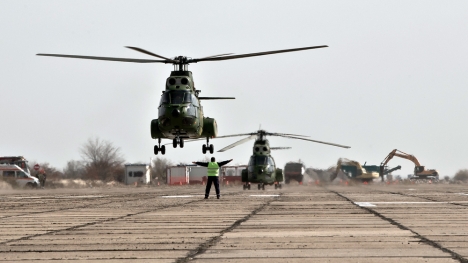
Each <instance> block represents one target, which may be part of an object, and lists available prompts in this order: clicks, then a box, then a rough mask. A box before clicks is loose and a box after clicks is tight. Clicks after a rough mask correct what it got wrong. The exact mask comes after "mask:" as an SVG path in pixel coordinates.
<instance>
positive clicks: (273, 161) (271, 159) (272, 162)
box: [268, 157, 275, 166]
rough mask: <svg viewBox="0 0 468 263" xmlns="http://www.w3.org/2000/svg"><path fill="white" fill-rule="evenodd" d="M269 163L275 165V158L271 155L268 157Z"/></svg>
mask: <svg viewBox="0 0 468 263" xmlns="http://www.w3.org/2000/svg"><path fill="white" fill-rule="evenodd" d="M268 164H269V165H273V166H274V165H275V160H273V158H271V157H269V158H268Z"/></svg>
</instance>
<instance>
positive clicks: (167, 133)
mask: <svg viewBox="0 0 468 263" xmlns="http://www.w3.org/2000/svg"><path fill="white" fill-rule="evenodd" d="M198 92H199V91H198V90H196V89H195V85H194V82H193V77H192V72H190V71H172V72H171V75H170V77H169V78H167V81H166V89H165V90H164V91H163V93H162V95H161V99H160V103H159V108H158V119H154V120H152V121H151V137H152V138H153V139H159V138H167V139H174V138H187V139H197V138H201V137H209V138H213V137H216V136H217V134H218V129H217V125H216V120H215V119H213V118H207V117H204V115H203V107H202V106H201V104H200V100H199V98H198Z"/></svg>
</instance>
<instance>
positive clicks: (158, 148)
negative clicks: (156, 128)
mask: <svg viewBox="0 0 468 263" xmlns="http://www.w3.org/2000/svg"><path fill="white" fill-rule="evenodd" d="M159 152H161V154H162V155H164V154H166V146H165V145H163V146H161V138H158V145H155V146H154V154H155V155H158V153H159Z"/></svg>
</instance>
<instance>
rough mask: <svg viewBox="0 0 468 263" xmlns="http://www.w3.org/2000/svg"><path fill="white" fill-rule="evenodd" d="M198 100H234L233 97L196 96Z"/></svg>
mask: <svg viewBox="0 0 468 263" xmlns="http://www.w3.org/2000/svg"><path fill="white" fill-rule="evenodd" d="M198 99H199V100H235V99H236V98H234V97H198Z"/></svg>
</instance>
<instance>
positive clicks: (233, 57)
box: [189, 45, 328, 63]
mask: <svg viewBox="0 0 468 263" xmlns="http://www.w3.org/2000/svg"><path fill="white" fill-rule="evenodd" d="M324 47H328V46H325V45H324V46H313V47H302V48H293V49H282V50H273V51H266V52H258V53H249V54H240V55H233V56H224V57H213V58H195V59H191V60H189V62H193V63H196V62H200V61H219V60H228V59H237V58H247V57H256V56H265V55H271V54H278V53H286V52H295V51H301V50H307V49H315V48H324Z"/></svg>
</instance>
